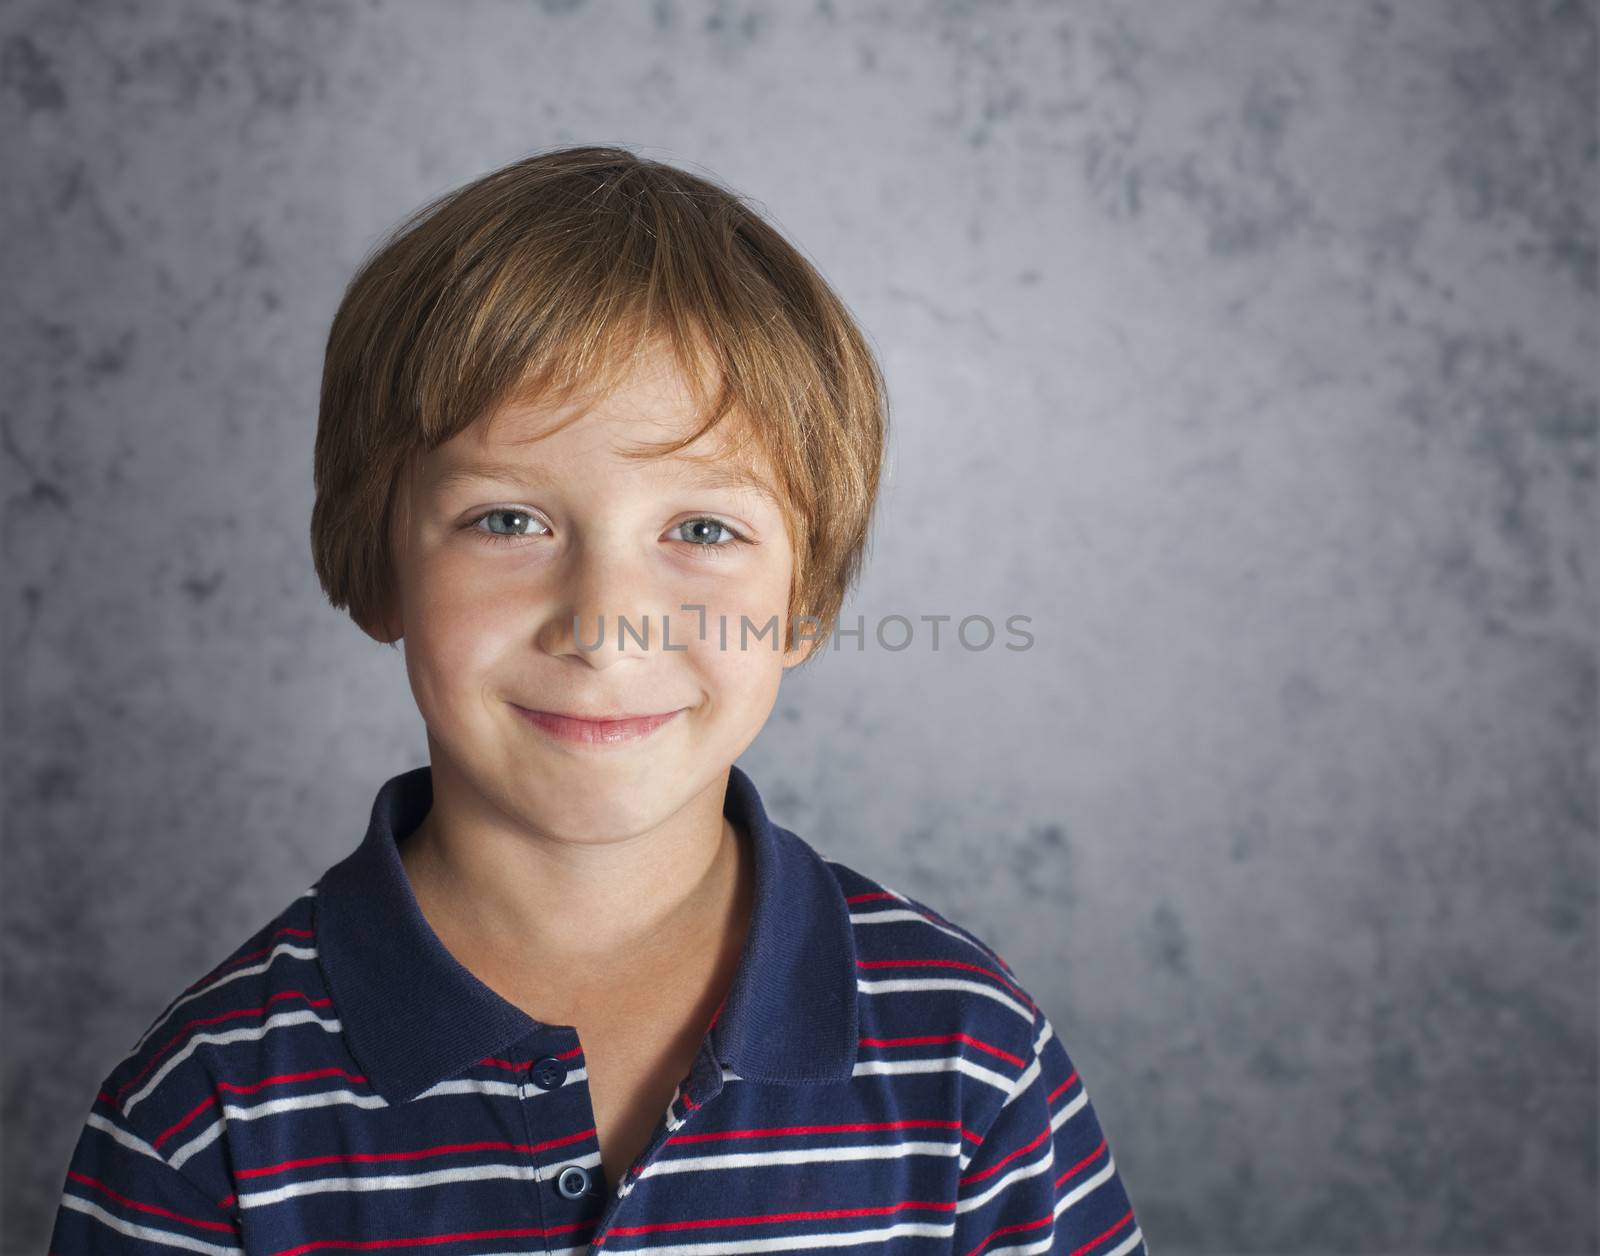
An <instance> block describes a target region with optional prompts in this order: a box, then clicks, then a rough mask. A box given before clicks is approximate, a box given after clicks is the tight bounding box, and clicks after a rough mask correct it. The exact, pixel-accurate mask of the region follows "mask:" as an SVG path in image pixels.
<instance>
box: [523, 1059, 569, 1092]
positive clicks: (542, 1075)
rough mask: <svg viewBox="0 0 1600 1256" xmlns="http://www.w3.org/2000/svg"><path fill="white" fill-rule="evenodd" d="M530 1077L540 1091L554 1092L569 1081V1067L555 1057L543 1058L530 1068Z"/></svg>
mask: <svg viewBox="0 0 1600 1256" xmlns="http://www.w3.org/2000/svg"><path fill="white" fill-rule="evenodd" d="M528 1076H529V1077H531V1078H533V1084H534V1085H535V1086H537V1087H539V1089H540V1090H554V1089H555V1088H556V1087H557V1086H559V1085H561V1083H562V1082H564V1081H566V1080H567V1066H566V1065H565V1064H563V1063H562V1062H561V1061H560V1060H558V1059H556V1057H555V1056H553V1055H546V1056H541V1057H540V1058H539V1059H537V1060H535V1061H534V1062H533V1066H532V1067H531V1068H529V1070H528Z"/></svg>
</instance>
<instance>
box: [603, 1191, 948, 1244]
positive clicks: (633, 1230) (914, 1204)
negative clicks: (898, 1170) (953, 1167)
mask: <svg viewBox="0 0 1600 1256" xmlns="http://www.w3.org/2000/svg"><path fill="white" fill-rule="evenodd" d="M908 1208H926V1209H930V1210H932V1211H934V1212H949V1211H951V1210H952V1209H954V1208H955V1202H954V1201H947V1200H943V1199H936V1200H929V1201H926V1202H924V1201H921V1200H915V1199H908V1200H905V1201H904V1202H902V1203H898V1204H884V1205H882V1206H880V1207H876V1208H826V1209H817V1210H815V1211H812V1212H773V1213H765V1214H760V1215H756V1216H749V1217H702V1218H699V1219H697V1220H694V1221H655V1222H651V1223H650V1224H649V1225H629V1226H613V1227H612V1228H611V1229H609V1230H607V1231H606V1232H605V1234H604V1235H602V1236H601V1237H600V1238H598V1239H596V1240H595V1242H594V1245H595V1246H596V1247H599V1246H601V1245H603V1244H604V1243H605V1241H606V1239H608V1238H610V1237H611V1236H612V1235H614V1234H616V1235H621V1234H654V1233H658V1232H660V1231H664V1230H704V1229H707V1228H709V1227H712V1226H730V1225H778V1224H781V1223H783V1222H785V1221H842V1220H846V1219H848V1218H850V1217H887V1216H890V1215H891V1214H893V1213H897V1212H904V1211H905V1210H906V1209H908Z"/></svg>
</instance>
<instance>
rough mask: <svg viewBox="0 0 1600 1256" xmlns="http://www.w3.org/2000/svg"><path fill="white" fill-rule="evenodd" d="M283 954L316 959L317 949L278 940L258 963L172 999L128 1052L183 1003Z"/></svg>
mask: <svg viewBox="0 0 1600 1256" xmlns="http://www.w3.org/2000/svg"><path fill="white" fill-rule="evenodd" d="M284 955H287V956H289V957H290V958H291V959H316V957H317V951H316V948H315V947H311V946H301V945H300V944H299V943H296V942H280V943H278V945H277V946H275V947H273V948H272V950H271V951H269V952H268V953H267V957H266V959H264V960H262V961H261V962H260V963H259V964H251V965H250V966H249V967H247V968H235V969H234V970H233V971H232V972H231V973H228V974H227V975H226V976H224V977H218V978H217V979H216V980H215V981H213V982H212V983H211V984H210V985H206V986H201V987H200V988H199V989H198V990H191V991H190V992H189V993H188V994H186V995H184V996H183V997H182V998H180V999H177V1000H174V1002H173V1004H172V1006H171V1007H169V1008H168V1009H167V1010H166V1011H165V1012H163V1013H161V1015H160V1017H159V1018H158V1019H157V1020H156V1022H155V1024H153V1025H151V1026H150V1028H149V1029H147V1030H145V1031H144V1035H143V1037H141V1038H140V1039H139V1041H138V1042H136V1043H134V1044H133V1046H132V1047H130V1048H129V1049H128V1054H129V1055H130V1056H132V1055H137V1054H138V1053H139V1052H140V1051H143V1050H144V1044H145V1043H147V1042H149V1041H150V1038H151V1036H152V1035H154V1034H155V1032H156V1031H157V1030H159V1029H161V1028H162V1027H163V1026H164V1025H166V1023H167V1022H168V1021H170V1020H171V1019H172V1014H173V1013H174V1012H176V1011H177V1010H178V1009H179V1008H180V1007H182V1006H183V1005H184V1004H185V1003H190V1002H192V1001H193V1000H195V999H198V998H200V996H201V995H205V994H210V993H211V992H212V991H213V990H218V989H221V988H222V987H223V986H225V985H227V984H228V983H229V982H230V981H236V980H238V979H239V978H240V977H252V976H254V975H255V974H257V973H264V972H266V971H267V969H268V968H269V967H271V966H272V961H273V960H275V959H278V958H279V957H281V956H284Z"/></svg>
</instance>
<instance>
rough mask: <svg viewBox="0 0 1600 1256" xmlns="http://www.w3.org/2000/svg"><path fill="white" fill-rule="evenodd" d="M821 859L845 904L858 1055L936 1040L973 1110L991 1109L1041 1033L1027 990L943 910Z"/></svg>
mask: <svg viewBox="0 0 1600 1256" xmlns="http://www.w3.org/2000/svg"><path fill="white" fill-rule="evenodd" d="M822 858H823V862H824V863H825V864H826V865H827V866H828V868H829V869H830V870H831V871H832V873H833V875H834V877H835V879H836V880H837V882H838V885H839V888H840V891H841V892H842V894H843V896H844V901H845V904H846V906H847V908H848V910H849V920H850V929H851V934H852V937H853V939H854V943H855V953H856V971H857V982H856V987H857V992H858V999H857V1003H858V1006H859V1008H860V1014H861V1036H862V1043H863V1046H862V1054H863V1056H866V1055H868V1054H870V1053H872V1052H873V1049H874V1047H875V1046H876V1045H877V1044H891V1045H893V1044H907V1045H909V1044H910V1043H912V1042H917V1043H919V1044H922V1045H926V1046H942V1047H944V1048H945V1050H946V1055H947V1058H948V1060H949V1061H950V1067H951V1068H952V1069H954V1070H955V1071H958V1072H960V1073H962V1074H963V1075H964V1076H965V1077H966V1078H967V1079H969V1080H971V1081H972V1082H974V1083H975V1087H974V1093H975V1094H976V1096H977V1099H976V1101H975V1102H976V1105H977V1108H978V1109H979V1110H984V1109H986V1110H988V1111H990V1112H992V1111H994V1110H996V1109H998V1107H999V1106H1000V1104H1001V1103H1002V1102H1003V1101H1004V1100H1005V1098H1006V1096H1007V1095H1008V1094H1009V1093H1010V1092H1011V1090H1012V1088H1013V1087H1014V1085H1015V1083H1016V1081H1017V1079H1018V1078H1019V1077H1020V1076H1021V1075H1022V1074H1024V1073H1025V1072H1026V1071H1027V1070H1028V1069H1029V1068H1030V1066H1032V1065H1033V1063H1034V1061H1035V1060H1036V1059H1037V1044H1038V1040H1039V1038H1040V1036H1041V1034H1042V1033H1044V1032H1046V1031H1047V1027H1048V1021H1047V1019H1046V1018H1045V1016H1044V1013H1043V1012H1042V1011H1041V1010H1040V1008H1039V1006H1038V1004H1037V1002H1036V1001H1035V999H1034V996H1033V994H1032V992H1031V991H1029V990H1028V989H1027V988H1026V987H1025V986H1024V985H1023V983H1022V982H1021V981H1020V980H1019V979H1018V977H1017V974H1016V973H1015V972H1014V971H1013V970H1012V968H1011V965H1010V964H1008V963H1007V962H1006V960H1005V959H1004V958H1003V957H1002V956H1001V954H1000V952H999V951H998V950H997V949H996V948H995V947H994V946H993V945H992V944H991V943H990V942H989V941H988V940H987V939H986V938H985V937H983V936H981V935H980V934H978V933H977V932H975V931H974V930H973V929H971V928H969V927H967V926H966V925H964V924H962V923H960V922H959V921H957V920H954V919H952V918H951V916H950V915H949V913H947V912H944V911H941V910H940V909H938V908H937V907H935V906H932V905H930V904H929V903H926V902H924V901H922V900H921V899H917V898H914V897H912V896H911V895H909V894H906V893H905V892H903V891H901V890H899V889H896V888H895V887H893V886H891V885H887V884H885V883H884V882H882V881H879V880H877V879H876V878H874V877H871V876H869V875H867V874H866V873H864V872H861V871H859V870H858V869H856V868H854V867H851V866H850V865H848V864H844V863H841V862H840V861H838V860H836V859H832V858H830V857H828V856H826V855H824V856H822ZM1048 1032H1051V1033H1053V1029H1049V1030H1048Z"/></svg>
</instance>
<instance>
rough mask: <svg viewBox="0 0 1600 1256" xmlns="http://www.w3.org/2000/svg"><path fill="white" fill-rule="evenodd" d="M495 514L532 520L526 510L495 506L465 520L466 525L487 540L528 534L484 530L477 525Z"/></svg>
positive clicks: (499, 539) (508, 538) (500, 539)
mask: <svg viewBox="0 0 1600 1256" xmlns="http://www.w3.org/2000/svg"><path fill="white" fill-rule="evenodd" d="M496 515H499V516H501V517H506V516H510V517H511V518H513V519H527V520H529V521H530V522H534V518H533V516H532V515H530V514H528V512H527V511H525V510H512V509H511V508H510V507H506V506H497V507H495V509H493V510H486V511H484V512H483V513H482V514H480V515H476V516H474V517H473V518H471V519H469V520H467V525H466V526H467V527H469V528H471V529H473V530H474V531H476V532H478V533H479V535H481V536H482V537H484V539H486V540H489V541H514V540H516V539H517V538H518V537H519V536H527V535H529V533H526V532H484V531H483V530H482V529H481V528H479V527H478V525H479V524H480V523H482V522H483V521H484V520H485V519H493V518H494V517H495V516H496Z"/></svg>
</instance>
